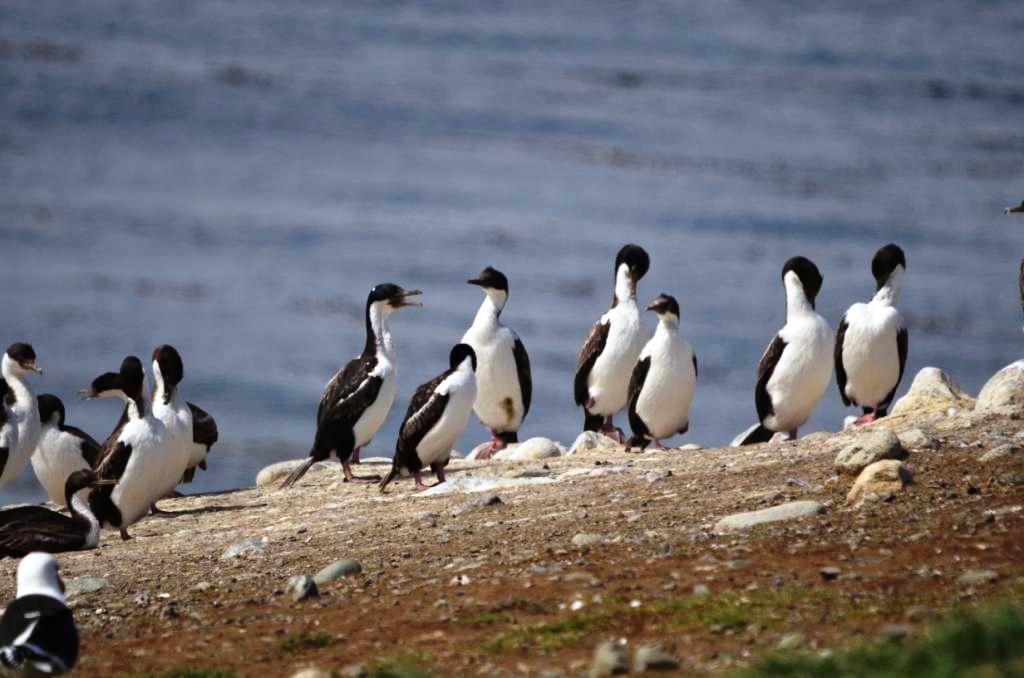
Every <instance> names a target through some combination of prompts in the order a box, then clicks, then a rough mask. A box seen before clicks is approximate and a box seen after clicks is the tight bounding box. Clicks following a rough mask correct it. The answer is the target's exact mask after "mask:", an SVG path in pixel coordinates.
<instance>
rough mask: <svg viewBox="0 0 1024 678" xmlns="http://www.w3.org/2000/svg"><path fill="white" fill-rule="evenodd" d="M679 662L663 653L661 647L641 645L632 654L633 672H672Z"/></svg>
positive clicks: (663, 650)
mask: <svg viewBox="0 0 1024 678" xmlns="http://www.w3.org/2000/svg"><path fill="white" fill-rule="evenodd" d="M678 668H679V662H678V661H676V658H675V657H673V656H672V655H671V654H669V653H668V652H666V651H665V649H664V648H663V647H662V646H661V645H641V646H640V647H638V648H637V649H636V652H635V653H634V654H633V672H634V673H643V672H644V671H674V670H676V669H678Z"/></svg>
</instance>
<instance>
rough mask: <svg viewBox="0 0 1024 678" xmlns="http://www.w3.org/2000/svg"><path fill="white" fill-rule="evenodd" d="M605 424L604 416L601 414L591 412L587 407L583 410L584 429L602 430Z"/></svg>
mask: <svg viewBox="0 0 1024 678" xmlns="http://www.w3.org/2000/svg"><path fill="white" fill-rule="evenodd" d="M603 424H604V417H602V416H601V415H600V414H591V413H590V412H587V411H586V410H585V409H584V410H583V430H584V431H600V430H601V426H602V425H603Z"/></svg>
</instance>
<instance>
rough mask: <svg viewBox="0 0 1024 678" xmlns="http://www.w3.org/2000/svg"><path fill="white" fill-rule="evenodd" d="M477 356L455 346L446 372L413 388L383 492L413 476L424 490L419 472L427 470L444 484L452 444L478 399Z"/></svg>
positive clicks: (460, 433) (461, 345)
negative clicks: (401, 477)
mask: <svg viewBox="0 0 1024 678" xmlns="http://www.w3.org/2000/svg"><path fill="white" fill-rule="evenodd" d="M476 370H477V357H476V352H475V351H474V350H473V347H472V346H470V345H469V344H456V345H455V347H454V348H452V350H451V353H450V354H449V356H448V369H447V370H445V371H444V372H442V373H441V374H439V375H437V376H436V377H434V378H433V379H431V380H430V381H428V382H427V383H425V384H422V385H421V386H420V387H419V388H417V389H416V393H415V394H414V395H413V397H412V401H411V402H410V403H409V409H408V411H406V413H405V419H404V420H403V421H402V426H401V428H400V429H399V432H398V442H397V443H396V444H395V457H394V461H393V463H392V466H391V471H390V472H389V473H388V475H387V476H385V477H384V480H382V481H381V483H380V491H381V492H383V491H384V489H385V488H386V487H387V486H388V483H390V482H391V481H392V480H394V479H395V478H396V477H397V476H398V475H408V474H409V473H412V474H413V476H414V477H415V479H416V489H417V490H425V489H427V486H426V485H424V484H423V479H422V477H421V475H420V474H421V472H422V470H423V469H424V468H427V467H429V468H430V470H431V471H433V472H434V474H435V475H436V476H437V482H438V483H443V482H444V481H445V477H444V467H445V465H446V464H447V463H448V460H449V458H450V457H451V451H452V445H454V444H455V440H456V439H457V438H458V437H459V436H460V435H462V432H463V431H464V430H465V429H466V423H467V422H468V421H469V413H470V412H471V411H472V410H473V402H474V400H475V399H476V396H477V382H476V378H475V376H474V372H475V371H476Z"/></svg>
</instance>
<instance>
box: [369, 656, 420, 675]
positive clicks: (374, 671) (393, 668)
mask: <svg viewBox="0 0 1024 678" xmlns="http://www.w3.org/2000/svg"><path fill="white" fill-rule="evenodd" d="M432 659H433V658H432V657H431V656H430V655H428V654H425V653H419V652H403V653H402V654H399V655H396V656H394V657H388V658H387V659H376V660H374V661H372V662H370V663H369V664H368V665H367V666H366V672H367V675H368V678H430V677H431V676H432V675H433V673H431V671H430V670H428V669H426V668H424V665H425V664H429V663H430V662H431V660H432Z"/></svg>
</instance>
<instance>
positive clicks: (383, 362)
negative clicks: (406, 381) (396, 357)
mask: <svg viewBox="0 0 1024 678" xmlns="http://www.w3.org/2000/svg"><path fill="white" fill-rule="evenodd" d="M370 376H371V377H380V378H381V385H380V391H378V393H377V397H376V399H374V401H373V403H371V404H370V406H369V407H368V408H366V410H365V411H364V412H363V414H362V415H361V416H360V417H359V419H358V420H357V421H356V425H355V426H354V427H353V433H354V434H355V440H356V442H355V446H356V447H362V446H364V445H366V444H368V443H369V442H370V441H371V440H373V437H374V436H375V435H377V431H379V430H380V427H381V426H383V425H384V420H385V419H387V416H388V412H390V411H391V405H392V404H393V403H394V402H395V392H396V391H397V389H398V383H397V380H396V378H395V377H396V370H395V365H394V363H393V362H392V361H391V360H390V359H389V358H387V357H386V356H384V355H383V354H382V355H381V356H380V357H378V360H377V366H376V367H375V368H374V370H373V372H371V373H370Z"/></svg>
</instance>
